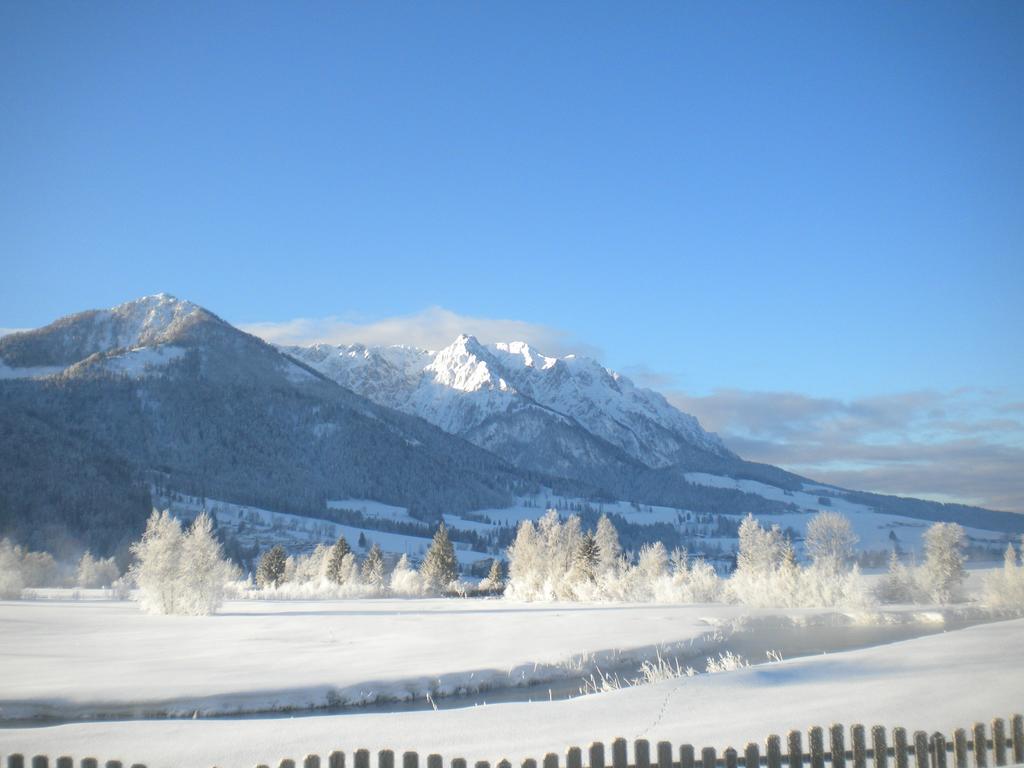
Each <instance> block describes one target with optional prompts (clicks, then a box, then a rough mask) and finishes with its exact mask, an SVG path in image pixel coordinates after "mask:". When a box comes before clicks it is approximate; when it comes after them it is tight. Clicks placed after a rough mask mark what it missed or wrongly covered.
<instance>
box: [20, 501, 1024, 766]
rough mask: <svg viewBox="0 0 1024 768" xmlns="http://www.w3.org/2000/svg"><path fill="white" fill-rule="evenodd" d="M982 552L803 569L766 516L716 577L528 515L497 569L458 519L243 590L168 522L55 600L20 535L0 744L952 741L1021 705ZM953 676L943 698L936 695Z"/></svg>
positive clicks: (1010, 598)
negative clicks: (484, 568)
mask: <svg viewBox="0 0 1024 768" xmlns="http://www.w3.org/2000/svg"><path fill="white" fill-rule="evenodd" d="M963 540H964V536H963V532H962V530H960V529H959V526H956V525H953V524H945V523H937V524H934V525H932V526H931V527H930V528H929V530H928V531H927V532H926V533H925V536H924V543H925V546H924V552H923V558H922V561H921V562H920V563H919V564H913V563H906V562H904V560H902V559H901V558H899V557H896V556H894V557H893V558H892V560H891V562H890V564H889V567H888V569H886V570H884V571H879V572H876V573H870V574H867V575H865V574H863V573H861V571H860V569H859V568H858V567H857V565H856V564H855V552H856V544H857V537H856V535H855V533H854V532H853V530H852V528H851V526H850V524H849V522H848V521H847V520H846V519H845V518H844V517H843V516H842V515H841V514H838V513H834V512H823V513H820V514H819V515H817V516H816V517H815V518H814V519H813V520H811V521H810V522H809V523H808V526H807V533H806V536H805V537H804V539H803V541H802V542H801V544H802V547H801V552H802V556H801V557H799V558H798V556H797V554H796V549H795V548H794V546H793V543H792V542H791V541H790V540H789V539H788V538H787V537H786V536H785V535H784V534H783V532H782V531H781V530H780V529H779V528H778V527H777V526H772V527H765V526H763V525H762V524H761V523H760V522H758V521H757V520H756V519H754V518H753V517H748V518H747V519H746V520H745V521H743V523H742V524H741V525H740V528H739V535H738V541H737V543H738V547H737V553H736V566H735V569H734V570H733V571H732V572H729V573H720V572H719V570H718V569H716V568H715V567H714V566H712V565H711V564H710V563H708V562H706V561H704V560H702V559H701V558H699V557H690V556H689V555H688V554H687V553H684V552H681V551H674V552H671V553H669V552H667V551H666V549H665V547H664V546H663V545H661V544H659V543H655V544H650V545H644V546H643V547H641V549H640V551H638V552H635V553H634V552H626V551H624V550H623V548H622V546H621V544H620V542H619V538H618V534H617V531H616V529H615V527H614V525H612V524H611V522H610V521H609V520H608V518H606V517H602V518H601V519H600V520H599V521H598V523H597V525H596V527H595V528H594V529H593V530H587V529H585V528H584V527H583V526H582V524H581V521H580V519H579V518H578V517H575V516H573V515H568V516H561V515H559V514H558V513H556V512H554V511H552V512H549V513H547V514H546V515H544V516H542V517H541V518H540V519H539V520H538V521H536V522H534V521H531V520H523V521H521V522H520V524H519V527H518V532H517V534H516V536H515V539H514V541H513V543H512V545H511V546H510V547H509V550H508V553H507V554H508V557H507V565H504V564H503V563H502V561H501V560H498V559H495V560H494V561H493V563H492V566H491V569H490V572H489V573H488V575H487V576H486V577H485V578H483V579H478V580H470V579H467V578H466V576H465V574H464V573H460V570H459V564H458V561H457V558H456V557H455V554H454V551H453V547H452V543H451V541H450V539H449V538H448V536H447V531H446V529H445V526H444V525H443V524H441V525H440V526H439V528H438V530H437V532H436V535H435V537H434V540H433V543H432V545H431V547H430V548H429V550H428V551H427V552H426V554H425V555H424V557H423V559H422V561H421V562H420V563H418V564H415V563H412V562H410V559H409V558H408V557H405V556H403V557H401V558H399V559H398V560H397V561H395V560H394V558H391V563H390V564H389V563H388V562H387V558H385V556H384V553H383V552H382V551H381V549H380V548H379V547H378V546H376V545H375V544H373V545H368V546H366V547H365V548H364V549H365V552H366V554H365V555H362V556H359V554H358V552H357V548H353V547H352V546H350V545H349V543H348V542H347V541H346V540H345V538H344V537H341V538H339V540H338V541H336V542H335V543H334V544H333V545H331V546H326V545H321V546H319V547H316V548H315V549H314V550H313V551H312V552H310V553H309V554H307V555H301V556H291V555H288V554H287V553H286V552H285V551H284V550H283V549H282V548H280V547H277V546H275V547H271V548H269V549H268V550H266V551H265V552H264V553H263V555H262V557H261V558H260V560H259V563H258V567H257V569H256V573H255V574H254V575H252V576H244V575H243V574H242V573H241V571H240V570H239V569H238V568H237V566H234V565H232V564H231V563H229V562H228V561H227V560H226V559H225V558H224V557H223V554H222V552H221V550H220V544H219V543H218V541H217V538H216V536H215V532H214V527H213V525H212V523H211V520H210V518H209V517H208V516H206V515H199V516H197V517H196V518H195V520H194V521H193V522H192V524H191V525H189V526H183V525H182V523H181V522H180V521H179V520H178V519H176V518H174V517H172V516H171V515H169V514H167V513H166V512H165V513H154V514H153V516H152V517H151V519H150V521H149V525H148V527H147V530H146V533H145V535H144V536H143V538H142V539H141V540H140V541H139V542H138V543H137V544H136V545H134V546H133V548H132V551H133V555H134V559H133V563H132V566H131V568H130V569H129V570H128V571H127V572H126V573H124V574H120V573H118V572H117V570H116V567H115V565H114V564H113V562H112V561H111V562H103V561H97V560H95V559H94V558H92V557H91V556H89V555H87V556H85V557H83V559H82V561H81V562H80V563H79V564H78V566H77V569H73V570H71V569H67V568H66V569H64V575H63V577H62V578H64V579H74V580H75V583H76V585H81V586H80V587H78V588H76V589H70V588H58V587H52V586H51V587H46V586H45V585H43V584H38V582H39V581H40V577H39V576H38V574H35V575H33V573H31V572H30V570H31V569H32V568H34V569H35V570H36V571H38V570H39V569H40V565H39V559H40V558H39V556H38V554H37V553H31V552H26V551H24V550H21V549H19V548H16V547H13V546H11V545H10V544H6V545H4V548H3V549H2V550H0V553H2V557H3V558H5V560H4V562H5V563H6V565H7V573H8V574H9V575H8V592H7V595H8V596H9V597H10V596H18V597H21V598H22V599H20V600H8V601H6V602H3V603H2V604H0V626H2V627H3V629H4V631H3V633H2V635H0V653H2V654H3V656H4V657H6V658H12V657H16V658H17V659H18V664H17V665H13V666H12V667H11V668H10V669H7V670H6V672H5V685H4V692H3V696H2V699H0V716H2V718H3V724H4V726H5V727H4V728H3V729H2V730H0V749H2V750H5V751H10V750H23V751H32V750H33V749H42V747H43V746H44V745H46V746H47V749H48V750H49V751H51V752H52V751H53V750H54V748H55V747H59V748H60V749H61V750H62V751H65V752H75V753H81V754H84V753H85V752H84V751H83V750H85V751H89V750H90V745H93V744H100V743H101V744H103V745H104V749H105V750H106V751H108V752H109V751H110V750H113V752H112V753H111V754H113V753H116V754H119V755H120V754H123V755H125V756H130V758H131V759H132V760H138V761H140V762H141V761H144V762H146V764H147V765H150V766H158V765H180V764H191V763H196V764H214V763H215V764H218V765H247V764H255V763H256V762H259V761H267V760H271V759H276V757H279V756H282V755H285V754H290V753H293V752H294V753H295V754H300V753H305V752H309V751H314V750H315V749H320V750H321V751H327V749H328V748H329V747H330V748H337V747H340V746H347V747H348V748H350V749H351V748H354V747H355V746H359V747H366V748H385V747H387V748H391V749H396V748H404V747H409V748H415V749H418V750H420V751H426V750H437V751H444V752H446V753H449V754H454V753H458V754H462V755H466V756H468V757H479V758H481V759H484V758H487V759H490V758H494V757H495V756H496V755H499V754H500V755H501V756H506V757H514V756H516V755H527V754H531V753H533V754H541V753H543V752H545V751H550V750H552V749H554V750H556V751H557V750H562V749H564V748H565V747H566V746H568V745H570V744H586V743H588V742H589V741H592V740H595V739H606V738H610V737H611V736H617V735H626V736H634V737H641V736H642V737H644V738H649V739H653V738H655V737H665V738H671V739H673V740H675V741H679V740H680V739H681V738H682V739H692V740H693V741H694V742H699V743H702V744H704V743H709V744H717V745H719V746H724V745H725V744H727V743H742V742H744V741H746V740H750V739H755V740H756V739H763V738H764V736H766V735H767V734H768V733H771V732H775V731H785V730H787V729H789V728H793V727H805V726H808V725H828V724H829V722H830V721H832V720H837V721H846V722H853V721H855V720H856V721H867V722H883V723H890V724H901V725H906V726H910V725H914V726H917V725H920V726H921V727H924V728H926V729H932V730H934V729H935V728H947V727H949V728H952V727H954V726H959V725H962V724H963V723H965V722H969V721H972V720H975V719H979V718H980V719H987V718H991V717H993V716H996V715H1005V714H1008V713H1009V712H1010V711H1011V710H1015V709H1018V708H1019V706H1020V704H1019V682H1020V680H1019V679H1018V678H1019V675H1018V674H1017V673H1016V670H1019V669H1020V668H1024V656H1020V654H1021V653H1022V651H1021V648H1022V647H1024V642H1021V641H1022V640H1024V620H1022V619H1015V618H1014V617H1015V616H1020V615H1021V613H1022V594H1024V591H1022V588H1021V585H1022V584H1024V567H1022V566H1021V565H1020V562H1019V558H1018V554H1017V549H1016V548H1015V547H1014V545H1013V544H1012V543H1010V544H1009V545H1008V547H1007V550H1006V557H1005V560H1004V563H1003V565H1002V567H989V568H986V569H982V570H977V569H971V570H969V569H967V568H966V563H965V558H964V557H963V554H962V547H963V543H964V541H963ZM60 571H61V569H60V568H56V569H54V570H53V572H54V574H58V573H60ZM10 574H14V575H13V576H11V575H10ZM54 578H56V577H54ZM26 583H32V584H35V585H36V587H35V588H34V589H33V588H25V586H24V585H25V584H26ZM19 585H20V586H19ZM87 586H91V587H95V586H100V587H103V588H101V589H86V587H87ZM937 668H941V669H944V670H949V672H948V673H944V674H943V676H942V683H941V686H943V690H948V691H950V694H949V695H947V696H939V697H936V696H935V695H933V694H928V695H926V691H934V690H935V685H936V683H935V679H934V678H935V670H936V669H937ZM1007 672H1009V674H1008V673H1007ZM982 684H984V687H982V688H979V687H978V686H981V685H982ZM970 691H979V692H978V693H977V694H971V693H970ZM981 691H983V693H982V692H981ZM953 692H955V695H954V694H953ZM766 696H767V697H769V698H770V700H771V702H772V703H771V706H763V705H759V704H757V702H759V701H762V702H763V701H767V700H768V699H766V698H765V697H766ZM742 702H745V703H742ZM858 702H859V703H858ZM725 711H730V712H732V715H731V716H729V717H725V716H724V714H723V713H724V712H725ZM716 713H717V716H716ZM271 722H272V723H273V724H274V727H273V728H272V729H269V730H268V729H266V725H267V724H269V723H271ZM709 740H710V741H709ZM399 742H400V743H399ZM35 745H39V746H38V747H37V746H35ZM317 745H319V746H317ZM92 751H95V750H92Z"/></svg>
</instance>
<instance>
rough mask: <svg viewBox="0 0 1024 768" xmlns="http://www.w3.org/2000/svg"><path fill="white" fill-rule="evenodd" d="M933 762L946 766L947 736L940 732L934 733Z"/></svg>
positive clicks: (938, 767) (936, 764) (941, 766)
mask: <svg viewBox="0 0 1024 768" xmlns="http://www.w3.org/2000/svg"><path fill="white" fill-rule="evenodd" d="M932 764H933V765H934V766H935V768H946V737H945V736H943V735H942V734H941V733H938V732H935V733H933V734H932Z"/></svg>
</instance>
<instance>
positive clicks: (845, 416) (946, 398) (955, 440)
mask: <svg viewBox="0 0 1024 768" xmlns="http://www.w3.org/2000/svg"><path fill="white" fill-rule="evenodd" d="M667 396H668V398H669V400H670V401H671V402H672V403H673V404H674V405H676V406H677V407H679V408H681V409H682V410H684V411H687V412H689V413H692V414H693V415H694V416H696V417H697V418H698V419H700V420H701V423H702V424H703V425H704V426H705V427H707V428H708V429H711V430H714V431H716V432H718V433H719V434H720V435H721V436H722V439H723V440H725V442H726V444H727V445H729V447H731V448H732V449H733V450H735V451H736V452H737V453H739V454H740V455H741V456H742V457H743V458H745V459H749V460H751V461H759V462H765V463H768V464H775V465H778V466H782V467H784V468H786V469H789V470H792V471H794V472H798V473H799V474H802V475H805V476H808V477H811V478H813V479H815V480H822V481H824V482H830V483H834V484H836V485H840V486H843V487H846V488H852V489H855V490H862V491H877V492H880V493H892V494H897V495H904V496H916V497H923V498H935V499H938V500H942V501H959V502H961V503H968V504H978V505H981V506H985V507H990V508H994V509H1008V510H1012V511H1018V512H1024V473H1022V471H1021V470H1022V469H1024V421H1021V419H1020V418H1019V417H1017V415H1016V414H1017V408H1016V406H1017V405H1018V404H1016V403H1012V402H1011V403H1007V402H1006V397H1005V396H1004V395H1003V394H1002V393H998V392H991V391H983V390H975V389H966V388H965V389H959V390H955V391H952V392H936V391H919V392H904V393H897V394H892V395H885V396H878V397H867V398H859V399H853V400H839V399H834V398H816V397H809V396H807V395H803V394H800V393H797V392H748V391H740V390H726V389H723V390H717V391H715V392H712V393H711V394H710V395H706V396H700V397H693V396H689V395H686V394H684V393H681V392H670V393H668V395H667ZM1008 414H1009V415H1008Z"/></svg>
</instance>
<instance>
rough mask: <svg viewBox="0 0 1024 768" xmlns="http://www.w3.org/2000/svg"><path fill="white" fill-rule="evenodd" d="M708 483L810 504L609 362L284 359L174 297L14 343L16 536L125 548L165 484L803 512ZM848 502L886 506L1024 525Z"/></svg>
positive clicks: (10, 357) (951, 510)
mask: <svg viewBox="0 0 1024 768" xmlns="http://www.w3.org/2000/svg"><path fill="white" fill-rule="evenodd" d="M396 406H398V407H396ZM643 459H646V461H644V460H643ZM694 472H698V473H707V474H710V475H713V476H718V477H729V478H734V479H736V480H753V481H757V482H761V483H766V484H768V485H770V486H774V487H775V488H777V489H783V490H786V489H789V490H791V491H792V490H801V489H802V488H803V487H804V486H805V485H807V484H808V483H810V482H811V481H808V480H806V478H801V477H800V476H798V475H794V474H792V473H789V472H786V471H785V470H781V469H779V468H777V467H772V466H769V465H760V464H755V463H752V462H747V461H744V460H742V459H741V458H740V457H738V456H736V454H734V453H732V452H731V451H729V450H728V449H727V448H726V447H725V446H724V445H723V444H722V443H721V441H720V440H719V439H718V438H717V436H714V435H712V434H711V433H707V432H704V430H703V429H702V428H700V425H699V423H698V422H697V420H696V419H694V418H693V417H692V416H689V415H687V414H683V413H682V412H680V411H678V410H677V409H674V408H672V406H671V405H670V404H668V403H667V401H666V400H665V399H664V397H662V396H661V395H658V394H657V393H653V392H651V391H649V390H643V389H641V388H639V387H636V386H635V385H633V384H632V382H630V381H629V380H628V378H626V377H623V376H621V375H619V374H616V373H615V372H614V371H609V370H608V369H606V368H604V367H603V366H601V365H600V364H599V363H597V362H596V361H592V360H589V359H587V358H580V357H576V356H568V357H563V358H552V357H547V356H545V355H543V354H541V353H540V352H538V351H537V350H536V349H534V348H533V347H531V346H530V345H528V344H525V343H522V342H503V343H498V344H491V345H485V344H482V343H481V342H479V341H478V340H477V339H475V338H473V337H471V336H468V335H461V336H459V337H458V338H457V339H456V340H455V341H454V342H453V343H452V344H450V345H448V347H445V348H444V349H442V350H438V351H436V352H434V353H429V352H425V351H423V350H416V349H414V348H411V347H376V348H375V347H366V346H363V345H350V346H348V347H345V348H339V347H331V346H328V345H319V346H317V345H314V346H312V347H306V348H294V347H285V348H280V349H279V348H277V347H274V346H273V345H271V344H269V343H267V342H266V341H264V340H262V339H259V338H257V337H255V336H252V335H250V334H248V333H245V332H243V331H241V330H239V329H237V328H235V327H234V326H232V325H231V324H230V323H227V322H226V321H224V320H222V319H221V318H220V317H218V316H217V315H215V314H213V313H212V312H210V311H208V310H206V309H204V308H202V307H200V306H198V305H195V304H192V303H191V302H186V301H181V300H179V299H175V298H174V297H173V296H169V295H167V294H156V295H155V296H148V297H143V298H141V299H138V300H135V301H133V302H126V303H124V304H120V305H118V306H117V307H113V308H111V309H109V310H90V311H87V312H80V313H76V314H73V315H69V316H66V317H63V318H60V319H58V320H56V321H55V322H54V323H51V324H50V325H48V326H45V327H43V328H39V329H35V330H32V331H25V332H20V333H14V334H10V335H7V336H4V337H0V535H14V536H16V537H18V538H20V539H22V540H27V541H28V543H30V544H32V545H35V546H41V547H46V548H51V547H54V546H60V544H59V542H61V541H65V542H77V544H78V545H81V544H83V543H84V545H86V546H90V547H91V548H92V549H93V551H94V552H109V551H111V550H112V549H116V548H117V547H123V546H124V545H125V544H126V542H127V541H128V540H130V539H131V537H133V536H136V535H137V534H138V531H139V530H140V529H141V526H142V524H143V523H144V520H145V517H146V515H148V512H149V506H150V503H151V502H150V497H149V489H150V488H152V487H155V486H159V487H160V488H162V489H163V490H165V491H171V492H181V493H187V494H190V495H193V496H197V497H203V496H207V495H210V496H212V497H215V498H219V499H222V500H224V501H228V502H235V503H241V504H253V505H256V506H262V507H265V508H269V509H278V510H280V511H283V512H292V513H295V514H300V515H307V516H310V517H316V516H317V515H320V514H322V513H323V510H324V509H325V505H326V500H327V499H330V498H335V499H339V498H365V499H375V500H377V501H381V502H384V503H388V504H396V505H399V506H402V507H405V508H408V509H409V511H410V514H412V515H414V516H418V517H420V518H421V519H424V520H437V519H439V517H440V515H441V514H443V513H446V512H447V513H451V512H468V511H472V510H474V509H480V508H486V507H490V508H501V507H504V506H507V505H508V504H509V503H511V501H512V499H513V498H514V497H515V496H516V495H517V494H522V493H536V492H537V489H538V488H542V487H543V488H548V489H551V490H552V492H554V493H557V494H561V495H565V496H574V497H579V498H588V499H594V500H608V501H613V500H624V501H632V502H635V503H642V504H656V505H663V506H666V507H672V508H677V509H686V510H693V511H697V512H708V513H716V512H717V513H723V512H724V513H728V514H746V513H748V512H757V513H759V514H779V513H784V512H795V511H801V510H799V509H797V508H796V507H795V505H793V504H792V503H787V502H786V500H785V498H784V496H785V494H781V493H779V494H776V496H777V498H774V499H769V498H767V497H763V496H758V495H756V494H751V493H749V492H746V491H743V490H742V489H739V488H737V487H734V488H728V487H715V484H711V485H706V484H700V483H694V482H691V481H690V480H689V479H688V477H687V474H688V473H694ZM816 486H817V487H824V486H821V485H820V484H816ZM823 492H825V491H823ZM835 492H836V493H845V494H854V493H856V494H859V496H858V498H861V499H863V500H864V503H865V504H867V505H869V506H871V507H872V508H873V509H875V510H876V511H887V510H888V509H896V508H899V509H901V510H905V513H906V514H907V515H908V516H911V517H920V518H922V519H942V520H947V519H953V520H957V521H965V522H968V523H971V522H973V521H975V519H978V520H980V519H985V520H987V521H989V524H990V525H989V527H992V526H994V527H992V529H993V530H1004V529H1005V530H1016V529H1017V528H1020V527H1022V525H1024V517H1021V516H1016V515H1013V514H1012V513H1000V512H992V511H989V510H983V509H980V508H973V507H966V506H963V505H942V504H937V503H934V502H926V501H920V500H913V499H901V498H899V497H887V496H880V495H877V494H869V493H864V492H855V491H844V490H843V489H836V490H835ZM54 542H58V543H57V544H54Z"/></svg>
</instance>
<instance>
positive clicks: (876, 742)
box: [871, 725, 889, 768]
mask: <svg viewBox="0 0 1024 768" xmlns="http://www.w3.org/2000/svg"><path fill="white" fill-rule="evenodd" d="M871 750H872V752H873V753H874V764H875V768H889V746H888V745H887V744H886V739H885V726H882V725H876V726H873V727H872V728H871Z"/></svg>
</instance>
